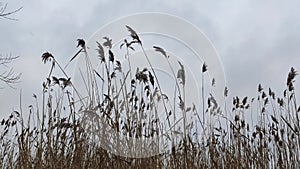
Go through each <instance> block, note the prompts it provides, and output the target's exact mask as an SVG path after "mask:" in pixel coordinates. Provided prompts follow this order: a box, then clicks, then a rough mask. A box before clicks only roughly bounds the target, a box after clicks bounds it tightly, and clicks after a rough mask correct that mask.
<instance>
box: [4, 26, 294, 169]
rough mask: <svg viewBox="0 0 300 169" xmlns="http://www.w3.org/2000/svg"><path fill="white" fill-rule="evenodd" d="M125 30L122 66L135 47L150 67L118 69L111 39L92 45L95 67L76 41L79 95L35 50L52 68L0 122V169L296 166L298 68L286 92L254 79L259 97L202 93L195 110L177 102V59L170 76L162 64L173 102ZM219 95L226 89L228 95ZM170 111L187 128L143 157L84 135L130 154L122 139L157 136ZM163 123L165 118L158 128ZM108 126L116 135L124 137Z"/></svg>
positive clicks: (47, 58)
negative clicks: (24, 105)
mask: <svg viewBox="0 0 300 169" xmlns="http://www.w3.org/2000/svg"><path fill="white" fill-rule="evenodd" d="M127 29H128V31H129V32H130V35H131V38H130V39H127V40H125V41H124V44H123V45H122V47H123V48H125V49H126V51H127V59H128V64H129V65H130V57H128V56H129V52H130V51H131V50H132V49H134V48H140V49H141V50H142V51H143V52H144V56H145V58H146V59H147V61H148V63H149V69H144V68H140V69H138V70H136V71H135V70H131V68H130V69H129V70H123V68H122V65H121V63H120V62H119V61H117V60H116V59H115V56H114V53H113V51H112V49H111V46H112V44H111V43H110V39H109V38H105V40H106V41H105V42H104V43H103V44H101V43H99V42H97V45H98V49H97V51H98V58H99V62H101V65H100V68H99V70H94V69H93V68H92V66H91V63H90V58H89V57H90V56H89V55H88V53H87V51H86V47H85V43H84V41H82V40H81V39H79V40H78V46H79V47H80V51H79V52H78V53H77V54H76V55H75V56H74V58H75V57H77V55H78V54H79V53H80V54H83V57H84V58H85V59H84V60H85V65H86V70H84V71H83V72H82V74H84V76H82V77H84V81H85V82H86V90H87V91H88V97H84V98H83V97H81V96H80V91H77V90H76V87H75V86H74V84H73V83H72V80H71V79H70V78H69V76H68V75H67V73H66V72H65V71H64V69H63V68H62V67H61V66H60V64H59V63H58V62H57V61H56V60H55V57H54V56H53V55H52V54H51V53H44V54H43V56H42V60H43V62H44V63H48V62H50V63H51V67H50V68H51V69H50V72H49V76H48V77H47V79H46V81H45V82H44V83H43V94H42V97H41V98H39V97H38V96H36V95H34V96H33V98H34V99H35V104H33V105H31V106H29V108H28V109H27V110H26V111H24V112H23V111H22V109H21V110H20V111H14V112H12V113H11V115H10V116H9V117H8V118H5V119H3V120H2V121H1V130H0V132H1V133H0V134H1V140H0V143H1V149H0V153H1V159H0V166H1V168H145V169H146V168H299V167H300V157H299V156H300V152H299V151H300V133H299V129H300V128H299V127H300V123H299V111H300V107H299V106H298V105H297V103H296V97H295V88H294V82H295V77H296V75H297V72H296V71H295V70H294V69H293V68H292V69H291V70H290V72H289V74H288V78H287V89H286V90H285V91H284V95H283V96H282V97H278V96H275V93H274V92H273V91H272V90H271V89H268V91H265V90H264V89H263V88H262V86H261V85H259V86H258V97H257V98H248V97H245V98H239V97H234V98H233V102H232V105H231V106H228V104H226V106H225V108H224V110H220V109H219V107H218V105H217V103H216V101H215V99H214V98H213V96H210V97H209V98H204V95H203V96H202V101H203V102H202V103H201V104H203V110H201V111H199V112H198V111H197V110H196V109H194V108H191V107H189V106H188V105H185V83H186V78H185V72H184V65H182V64H181V63H180V62H179V65H178V66H179V67H178V71H177V74H176V73H175V69H176V66H174V65H171V64H170V62H168V63H169V66H170V69H171V70H172V72H173V76H174V78H175V79H178V81H177V82H176V84H174V86H176V90H175V93H176V96H177V97H178V99H174V101H172V100H173V99H170V100H168V98H167V97H166V96H165V95H164V94H163V91H162V89H161V87H160V83H159V79H158V77H157V75H156V72H155V71H154V69H153V66H152V65H151V62H150V61H149V59H148V55H147V53H146V52H145V50H144V48H143V45H142V42H141V40H140V38H139V36H138V35H137V33H136V32H135V31H134V30H133V29H132V28H130V27H128V26H127ZM154 49H155V50H156V51H157V52H160V53H161V54H162V55H163V56H164V57H165V58H166V61H168V59H169V56H168V55H167V53H166V52H165V51H164V50H163V49H162V48H160V47H157V46H155V47H154ZM78 56H79V55H78ZM74 58H72V59H71V61H72V60H73V59H74ZM54 69H57V70H60V72H61V74H62V75H63V77H56V76H55V75H53V72H54V71H53V70H54ZM207 69H209V65H208V66H207V65H205V64H204V65H203V67H202V73H203V75H202V77H203V76H204V75H205V72H206V71H207ZM202 79H203V80H204V78H202ZM128 82H129V83H128ZM202 84H204V83H202ZM71 91H74V92H71ZM202 92H203V93H204V85H202ZM227 95H228V89H227V88H226V89H225V91H224V99H226V100H227V101H226V102H228V98H227ZM75 96H76V97H75ZM205 100H206V101H205ZM229 108H230V109H231V110H230V111H229V110H228V109H229ZM254 109H256V110H254ZM158 110H162V111H163V113H165V114H166V115H165V116H166V117H168V118H167V119H161V117H160V116H159V115H158V114H159V113H161V112H158ZM189 111H191V112H193V113H194V114H195V120H194V125H189V123H187V117H186V115H185V114H186V113H188V112H189ZM175 112H177V113H178V112H179V113H181V114H182V116H183V126H184V128H188V130H184V131H183V133H182V135H181V137H179V139H178V137H174V135H175V134H174V133H176V132H179V131H177V128H175V127H174V128H173V129H172V132H171V134H170V135H169V137H170V138H171V142H172V143H173V144H174V145H175V146H173V147H171V148H170V149H169V150H168V151H167V152H166V153H161V154H158V155H154V156H152V157H144V158H130V157H123V156H117V155H115V154H114V153H112V152H110V151H107V150H106V149H103V148H101V146H99V145H97V144H94V143H93V142H91V138H92V137H93V138H94V139H98V140H100V139H105V140H101V141H108V142H110V143H111V144H112V145H114V146H117V147H119V148H121V149H122V148H124V149H125V150H127V151H129V150H128V148H130V144H133V145H134V144H135V142H132V141H130V140H127V141H124V140H123V142H120V140H122V139H123V138H141V139H144V138H146V137H151V138H155V139H160V133H162V132H163V131H165V130H166V128H168V127H171V126H172V125H173V124H176V123H177V122H178V121H176V118H174V116H175ZM250 113H251V117H252V118H253V119H254V118H255V117H253V116H257V119H258V122H257V124H253V119H250V120H249V119H248V120H247V119H246V118H245V114H250ZM206 114H210V115H211V116H215V117H217V119H219V123H216V124H215V125H209V123H208V122H207V120H206V121H205V120H204V119H205V117H207V116H206ZM201 116H202V117H201ZM200 117H201V118H200ZM25 119H26V121H25ZM162 121H166V123H165V124H163V125H162V124H161V122H162ZM83 122H84V123H83ZM224 122H225V123H224ZM83 124H84V125H83ZM87 129H88V130H90V131H96V130H97V129H101V130H100V131H101V132H100V133H97V134H96V135H95V134H94V133H95V132H88V131H87ZM203 129H205V130H206V132H205V134H201V132H196V134H195V131H203ZM111 131H116V132H118V133H120V132H121V133H122V134H123V138H120V136H119V135H116V134H114V133H112V132H111ZM93 134H94V135H93ZM98 134H99V135H98ZM103 135H105V137H103ZM175 143H179V144H175ZM133 147H134V146H133ZM133 147H131V148H133ZM126 148H127V149H126ZM142 148H146V149H147V148H148V147H142ZM131 150H132V151H133V152H123V153H125V154H126V153H127V154H128V153H134V151H135V150H134V149H131Z"/></svg>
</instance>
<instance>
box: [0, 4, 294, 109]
mask: <svg viewBox="0 0 300 169" xmlns="http://www.w3.org/2000/svg"><path fill="white" fill-rule="evenodd" d="M9 5H10V9H11V8H13V7H19V6H23V7H24V8H23V10H22V11H21V12H19V13H18V14H16V15H15V16H16V17H17V18H19V21H17V22H13V21H7V20H3V19H1V20H0V22H1V31H0V37H1V38H2V40H1V42H0V52H1V53H4V54H5V53H13V54H15V55H20V56H21V58H20V59H19V60H18V61H17V62H16V63H15V64H14V65H13V66H15V68H16V70H17V71H19V72H22V73H23V77H22V83H21V84H19V85H18V87H19V88H22V91H23V100H24V102H23V103H24V107H26V106H27V105H28V104H30V103H31V95H32V93H39V92H41V90H40V89H41V83H42V80H44V78H45V76H46V74H47V71H48V66H45V65H43V64H42V63H41V59H40V56H41V54H42V53H43V52H45V51H49V52H52V53H53V54H54V55H55V56H57V58H58V60H60V61H61V62H62V63H66V62H67V61H68V59H69V58H70V57H71V56H72V54H74V52H75V51H76V48H75V45H76V42H75V40H76V39H77V38H81V37H82V38H85V39H87V38H88V37H89V36H91V35H92V34H93V33H94V32H95V31H96V30H97V29H98V28H99V27H101V26H103V25H104V24H106V23H107V22H110V21H111V20H114V19H117V18H119V17H122V16H124V15H129V14H132V13H138V12H165V13H170V14H173V15H177V16H179V17H182V18H185V19H186V20H188V21H190V22H191V23H193V24H194V25H196V26H197V27H199V29H200V30H202V31H203V32H204V33H205V34H206V35H207V36H208V38H210V39H211V41H212V43H213V44H214V45H215V47H216V49H217V50H218V52H219V54H220V58H221V61H222V63H223V65H224V69H225V73H226V77H227V84H228V86H229V88H230V89H231V90H230V91H231V94H232V95H242V96H244V95H250V96H251V95H252V96H254V92H256V87H257V85H258V83H262V84H265V86H266V87H267V86H271V87H273V88H275V90H276V91H281V89H282V88H283V85H285V79H286V75H287V73H288V71H289V69H290V67H291V66H294V67H295V68H296V69H300V57H299V56H298V55H299V53H300V48H299V47H298V46H299V44H300V43H299V42H300V32H299V30H300V22H299V20H300V13H299V12H297V10H298V9H299V7H300V2H297V1H285V2H266V1H264V2H261V1H259V2H255V1H250V0H249V1H242V2H240V1H239V2H236V1H226V2H225V1H224V2H213V1H191V0H189V1H172V2H170V1H163V2H162V1H158V0H154V1H138V0H133V1H126V2H121V1H114V0H112V1H109V0H106V1H105V0H103V1H98V0H90V1H76V2H74V1H71V0H62V1H59V2H55V1H46V0H41V1H34V0H28V1H26V2H24V1H20V0H14V1H9ZM120 29H121V28H120ZM70 70H71V69H70ZM0 96H1V103H0V111H4V112H10V111H11V110H12V108H13V107H14V108H18V104H19V103H18V102H19V101H18V97H19V90H11V89H9V88H6V89H5V90H0ZM4 98H5V99H4Z"/></svg>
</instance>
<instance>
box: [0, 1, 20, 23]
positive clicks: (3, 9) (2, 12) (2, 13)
mask: <svg viewBox="0 0 300 169" xmlns="http://www.w3.org/2000/svg"><path fill="white" fill-rule="evenodd" d="M7 5H8V4H7V3H5V4H4V5H3V4H2V3H0V18H5V19H8V20H14V21H17V20H18V19H15V18H11V17H9V16H10V15H13V14H15V13H17V12H19V11H20V10H21V9H22V8H23V7H20V8H18V9H15V10H13V11H9V12H8V11H7Z"/></svg>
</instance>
